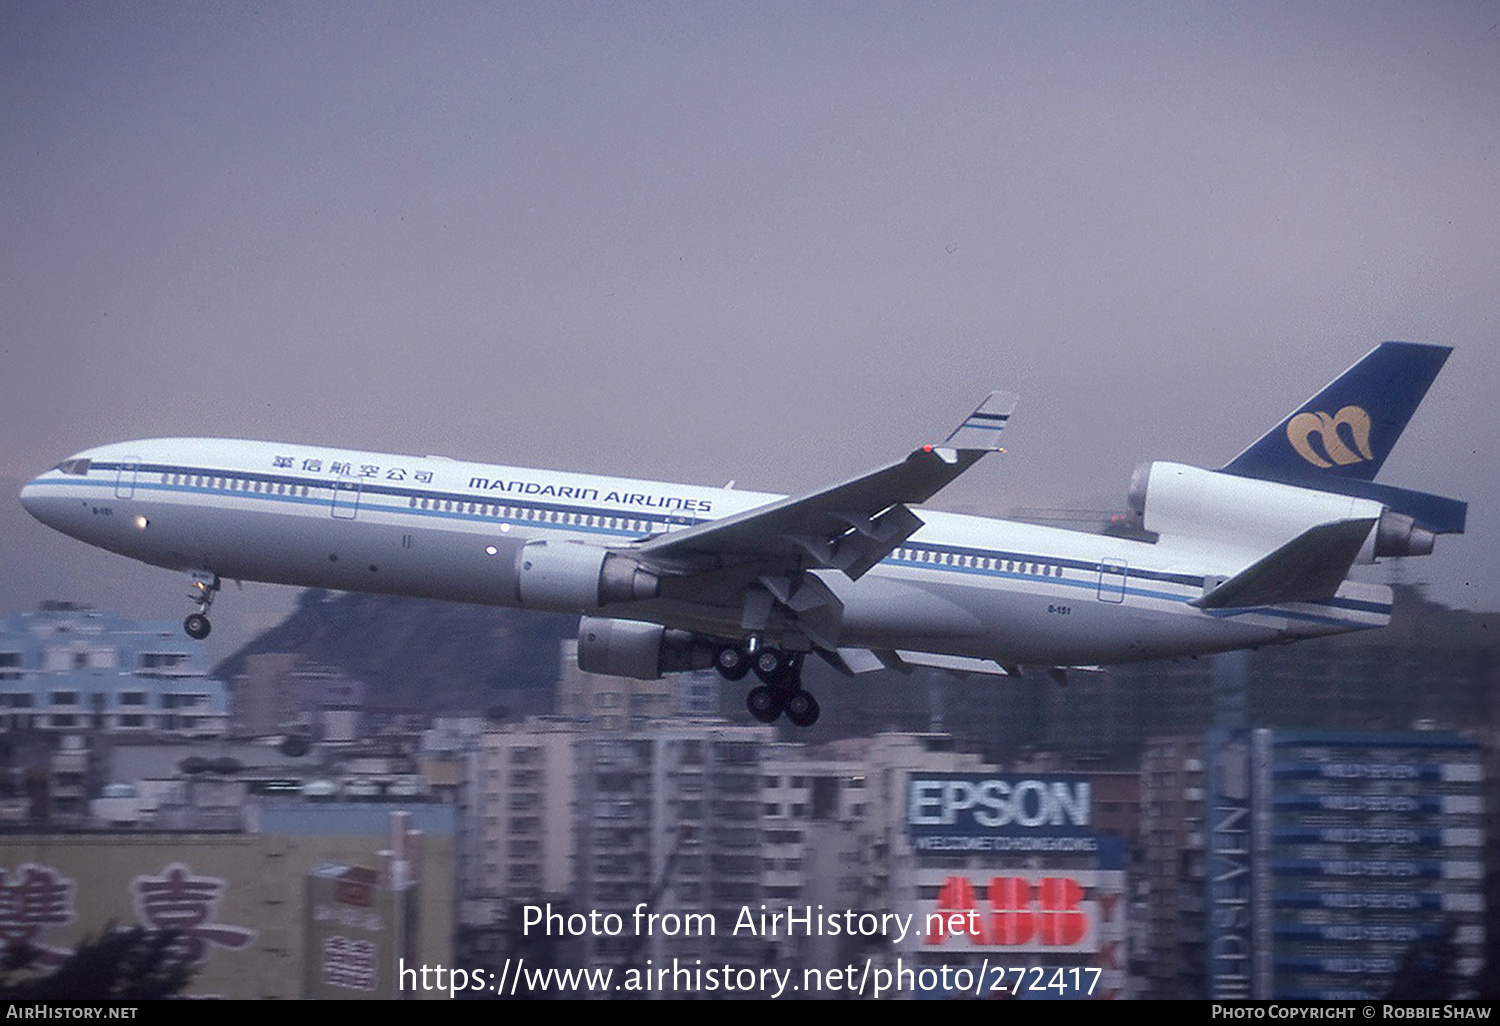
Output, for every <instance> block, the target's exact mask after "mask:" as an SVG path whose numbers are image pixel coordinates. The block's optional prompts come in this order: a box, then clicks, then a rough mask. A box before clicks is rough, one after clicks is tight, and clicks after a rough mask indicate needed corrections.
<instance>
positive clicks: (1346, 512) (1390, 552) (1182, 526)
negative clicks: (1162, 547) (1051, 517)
mask: <svg viewBox="0 0 1500 1026" xmlns="http://www.w3.org/2000/svg"><path fill="white" fill-rule="evenodd" d="M1127 502H1128V504H1129V507H1130V515H1131V518H1132V519H1133V520H1134V521H1135V523H1136V526H1138V527H1140V528H1141V529H1142V530H1145V531H1149V532H1153V533H1155V534H1159V535H1175V536H1187V537H1192V538H1201V539H1203V540H1205V541H1208V542H1211V543H1215V544H1221V545H1224V546H1227V547H1233V548H1259V549H1262V550H1270V549H1273V548H1276V547H1278V546H1281V545H1283V544H1285V543H1286V542H1287V541H1289V540H1290V539H1292V538H1295V537H1297V536H1299V535H1301V534H1303V533H1304V532H1306V531H1309V530H1311V529H1312V528H1314V527H1317V526H1319V525H1321V524H1328V523H1333V522H1335V521H1351V520H1353V521H1370V522H1372V523H1373V524H1374V527H1373V529H1372V530H1370V532H1369V535H1368V537H1366V539H1365V541H1364V544H1363V546H1362V547H1361V548H1360V551H1359V555H1358V558H1357V560H1356V561H1357V562H1362V563H1373V562H1374V561H1375V560H1376V559H1377V558H1382V557H1390V556H1425V555H1427V554H1428V553H1430V552H1431V551H1432V545H1433V533H1432V532H1431V531H1429V530H1427V529H1426V528H1423V527H1421V526H1419V525H1418V524H1417V522H1416V520H1415V519H1414V518H1412V517H1411V516H1408V515H1406V514H1404V513H1400V512H1397V511H1395V510H1392V509H1388V508H1386V507H1385V506H1384V505H1382V504H1381V503H1379V502H1376V501H1374V500H1373V499H1364V498H1359V497H1357V496H1351V495H1341V494H1336V493H1333V492H1325V491H1318V490H1316V489H1312V488H1300V487H1297V486H1295V485H1289V484H1281V483H1279V482H1275V481H1261V480H1257V479H1255V478H1249V477H1239V476H1236V475H1234V474H1226V473H1221V472H1219V471H1213V470H1202V469H1200V468H1198V467H1189V466H1185V465H1183V464H1181V463H1165V462H1156V463H1146V464H1142V465H1141V466H1139V467H1137V468H1136V471H1135V474H1134V475H1133V476H1132V478H1131V482H1130V493H1129V497H1128V499H1127Z"/></svg>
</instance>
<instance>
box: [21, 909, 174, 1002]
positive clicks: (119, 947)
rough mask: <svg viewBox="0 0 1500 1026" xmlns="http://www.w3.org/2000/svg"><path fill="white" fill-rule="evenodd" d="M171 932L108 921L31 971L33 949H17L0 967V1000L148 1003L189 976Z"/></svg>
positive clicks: (166, 995)
mask: <svg viewBox="0 0 1500 1026" xmlns="http://www.w3.org/2000/svg"><path fill="white" fill-rule="evenodd" d="M177 940H178V934H177V932H176V931H175V930H148V929H147V928H145V927H144V926H131V927H126V928H124V929H120V928H117V927H115V926H114V925H113V924H111V925H110V926H107V927H105V928H104V930H103V932H101V933H100V934H99V936H97V937H85V938H84V939H83V941H82V942H81V943H80V944H79V945H78V948H77V950H75V951H74V952H73V954H72V955H71V956H70V957H69V958H68V960H67V961H66V962H64V963H63V964H62V965H60V966H58V967H57V969H56V970H54V971H53V972H51V973H49V974H47V975H45V976H38V975H33V974H31V970H32V968H33V966H34V964H35V961H36V950H35V949H34V948H30V947H22V948H19V949H17V950H16V951H14V952H12V954H11V955H10V957H8V958H7V959H6V960H5V962H4V964H3V965H0V1000H7V1001H151V1000H159V999H161V998H170V997H176V996H177V995H179V994H181V993H182V991H183V989H184V988H185V987H186V986H187V985H188V983H189V982H190V981H191V980H192V978H193V965H192V963H191V962H190V961H188V954H187V949H186V948H184V947H183V946H182V945H180V944H178V943H176V942H177Z"/></svg>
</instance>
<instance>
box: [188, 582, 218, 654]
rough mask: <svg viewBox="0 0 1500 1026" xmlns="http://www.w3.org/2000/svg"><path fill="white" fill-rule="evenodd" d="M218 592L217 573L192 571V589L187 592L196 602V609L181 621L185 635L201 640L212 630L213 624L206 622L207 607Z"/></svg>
mask: <svg viewBox="0 0 1500 1026" xmlns="http://www.w3.org/2000/svg"><path fill="white" fill-rule="evenodd" d="M218 593H219V575H218V574H211V573H207V572H206V571H203V570H194V571H193V583H192V590H191V591H189V592H188V598H190V599H192V600H193V601H194V602H196V603H198V611H197V612H196V613H192V614H189V616H188V618H187V619H186V620H184V621H182V629H183V630H184V631H187V636H188V637H190V638H192V639H193V640H195V641H202V640H203V639H204V638H206V637H208V632H209V631H211V630H213V624H211V623H209V622H208V610H209V607H210V606H212V605H213V604H214V596H215V595H217V594H218Z"/></svg>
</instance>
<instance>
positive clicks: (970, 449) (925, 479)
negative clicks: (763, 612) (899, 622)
mask: <svg viewBox="0 0 1500 1026" xmlns="http://www.w3.org/2000/svg"><path fill="white" fill-rule="evenodd" d="M1015 404H1016V397H1015V396H1014V395H1012V394H1010V393H1008V392H991V393H990V394H989V395H988V396H986V397H985V400H984V401H983V402H982V403H980V404H979V406H978V407H977V408H976V409H975V410H974V412H973V413H971V414H969V416H968V417H966V418H964V421H963V423H962V424H960V425H959V426H958V427H957V428H955V429H954V430H953V432H952V433H951V434H949V436H948V437H947V439H946V440H944V442H943V444H942V445H938V446H934V445H924V446H922V447H921V448H919V449H916V450H914V451H913V452H912V453H911V454H910V455H908V456H907V457H906V458H905V459H903V460H898V461H896V462H895V463H891V464H888V465H886V466H884V467H880V468H878V469H876V470H872V471H870V472H869V473H866V474H861V475H860V476H859V477H854V478H850V479H849V480H847V481H842V482H840V483H838V484H835V485H832V486H830V487H828V488H824V489H821V490H819V491H816V492H812V493H811V494H808V495H802V496H796V497H792V498H786V499H780V500H777V501H776V502H771V503H767V504H766V505H764V506H759V507H757V508H755V509H750V510H746V511H744V512H743V513H736V514H734V515H732V516H728V517H724V518H722V519H720V520H714V521H710V522H708V523H705V524H699V525H697V526H696V527H690V528H687V529H685V530H682V531H673V532H671V533H669V534H664V535H660V536H658V537H656V538H653V539H651V540H649V541H646V542H644V543H642V544H640V545H638V546H635V547H634V553H635V554H636V555H637V556H638V557H640V558H643V559H646V560H648V561H652V562H658V563H661V564H663V565H672V564H678V565H681V566H682V567H684V569H688V570H689V572H691V569H714V568H718V567H723V566H731V565H736V564H742V563H751V562H756V561H760V560H766V559H771V560H776V561H779V562H784V561H787V560H791V561H794V562H796V563H797V564H798V565H801V566H807V567H821V568H836V569H838V570H842V571H843V572H844V573H845V574H847V575H848V576H849V577H850V578H851V579H855V580H857V579H858V578H859V577H860V576H862V575H863V574H864V573H865V572H866V571H868V570H869V569H870V568H871V567H872V566H874V565H875V564H877V563H879V562H880V561H881V560H882V559H884V558H885V556H886V555H887V554H888V553H890V551H891V550H892V549H894V548H896V546H898V545H900V544H901V543H902V542H904V541H905V540H906V539H907V538H909V537H911V535H912V534H913V533H914V532H915V531H916V530H917V528H919V527H921V526H922V521H921V520H920V519H919V518H918V517H917V515H916V514H915V513H913V512H912V511H911V510H910V509H908V508H907V506H908V504H918V503H922V502H926V501H927V500H928V499H930V498H931V497H932V496H933V495H935V494H937V492H938V491H939V490H941V489H942V488H943V487H944V486H946V485H947V484H948V483H949V482H951V481H953V480H954V479H955V478H956V477H958V476H959V475H960V474H962V473H963V472H964V471H965V470H968V469H969V468H970V467H971V466H973V465H974V464H975V463H976V462H978V461H979V459H980V458H981V457H983V456H984V454H985V453H987V452H993V451H995V450H997V449H999V448H1000V446H999V435H1000V432H1001V430H1002V429H1003V428H1004V427H1005V425H1006V423H1007V421H1009V419H1010V414H1011V411H1012V410H1013V409H1014V408H1015ZM689 568H691V569H689Z"/></svg>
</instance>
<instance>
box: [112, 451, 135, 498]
mask: <svg viewBox="0 0 1500 1026" xmlns="http://www.w3.org/2000/svg"><path fill="white" fill-rule="evenodd" d="M140 469H141V458H140V457H139V456H126V457H125V458H124V459H123V460H121V461H120V469H119V472H118V473H116V474H115V498H117V499H132V498H134V497H135V475H136V474H137V473H138V472H139V471H140Z"/></svg>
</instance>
